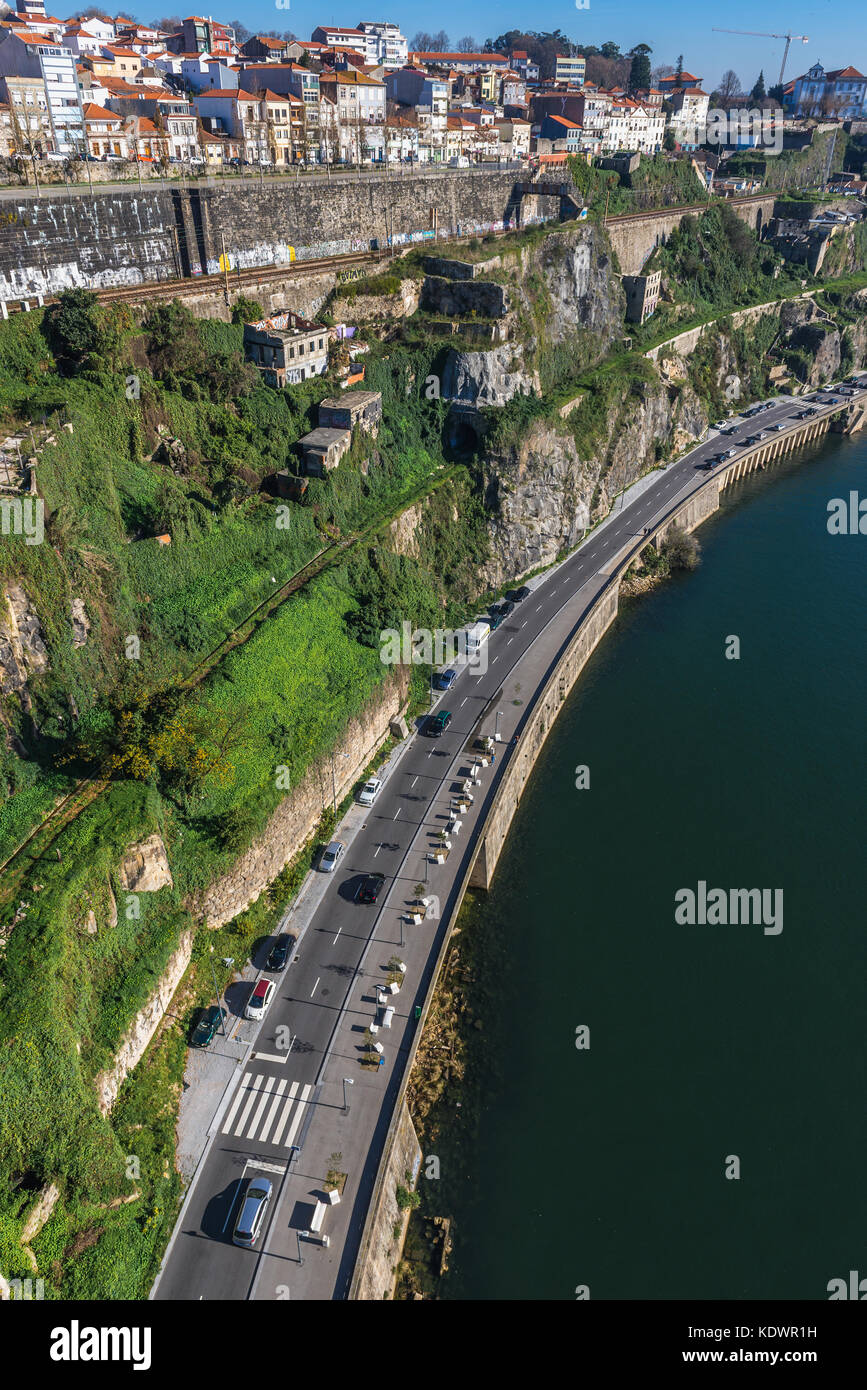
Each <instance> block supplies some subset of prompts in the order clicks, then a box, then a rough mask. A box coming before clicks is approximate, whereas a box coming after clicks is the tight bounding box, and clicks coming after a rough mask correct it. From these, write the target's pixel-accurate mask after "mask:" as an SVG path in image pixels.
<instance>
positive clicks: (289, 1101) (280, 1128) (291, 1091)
mask: <svg viewBox="0 0 867 1390" xmlns="http://www.w3.org/2000/svg"><path fill="white" fill-rule="evenodd" d="M297 1090H298V1082H297V1081H293V1082H292V1085H291V1086H290V1087H289V1095H288V1098H287V1100H286V1104H285V1105H284V1107H283V1113H282V1115H281V1116H280V1123H279V1125H278V1126H277V1128H276V1129H275V1131H274V1138H273V1139H272V1140H271V1143H272V1144H279V1143H280V1135H281V1134H282V1133H283V1131H284V1129H285V1128H286V1121H287V1120H288V1119H289V1112H290V1111H291V1109H292V1102H293V1101H294V1099H295V1095H296V1092H297Z"/></svg>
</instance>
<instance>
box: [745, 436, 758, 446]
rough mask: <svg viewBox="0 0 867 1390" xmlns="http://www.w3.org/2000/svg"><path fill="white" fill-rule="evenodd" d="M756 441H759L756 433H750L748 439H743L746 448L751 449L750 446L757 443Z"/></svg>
mask: <svg viewBox="0 0 867 1390" xmlns="http://www.w3.org/2000/svg"><path fill="white" fill-rule="evenodd" d="M758 442H759V436H758V435H757V434H751V435H750V436H749V438H748V439H745V440H744V446H745V447H746V448H747V449H751V448H752V446H753V445H754V444H758Z"/></svg>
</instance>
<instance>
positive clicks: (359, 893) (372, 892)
mask: <svg viewBox="0 0 867 1390" xmlns="http://www.w3.org/2000/svg"><path fill="white" fill-rule="evenodd" d="M384 883H385V875H384V874H365V875H364V878H363V879H362V880H361V882H360V883H359V885H358V888H357V890H356V893H355V901H356V902H357V903H375V902H376V900H377V898H378V897H379V895H380V893H381V892H382V885H383V884H384Z"/></svg>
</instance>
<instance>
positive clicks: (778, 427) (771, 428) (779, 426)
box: [768, 420, 786, 434]
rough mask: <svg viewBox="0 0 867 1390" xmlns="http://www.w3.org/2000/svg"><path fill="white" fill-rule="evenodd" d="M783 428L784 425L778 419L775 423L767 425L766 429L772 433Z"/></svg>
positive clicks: (777, 432) (778, 431)
mask: <svg viewBox="0 0 867 1390" xmlns="http://www.w3.org/2000/svg"><path fill="white" fill-rule="evenodd" d="M785 428H786V426H785V424H784V422H783V421H782V420H780V421H779V422H778V423H777V424H776V425H768V429H769V430H771V431H773V433H774V434H779V433H780V430H784V429H785Z"/></svg>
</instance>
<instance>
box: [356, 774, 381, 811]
mask: <svg viewBox="0 0 867 1390" xmlns="http://www.w3.org/2000/svg"><path fill="white" fill-rule="evenodd" d="M381 791H382V782H381V781H380V779H379V778H378V777H371V779H370V781H369V782H365V784H364V786H363V787H362V788H361V791H360V792H359V793H358V804H359V806H372V805H373V803H374V801H375V800H376V798H377V797H378V796H379V793H380V792H381Z"/></svg>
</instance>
